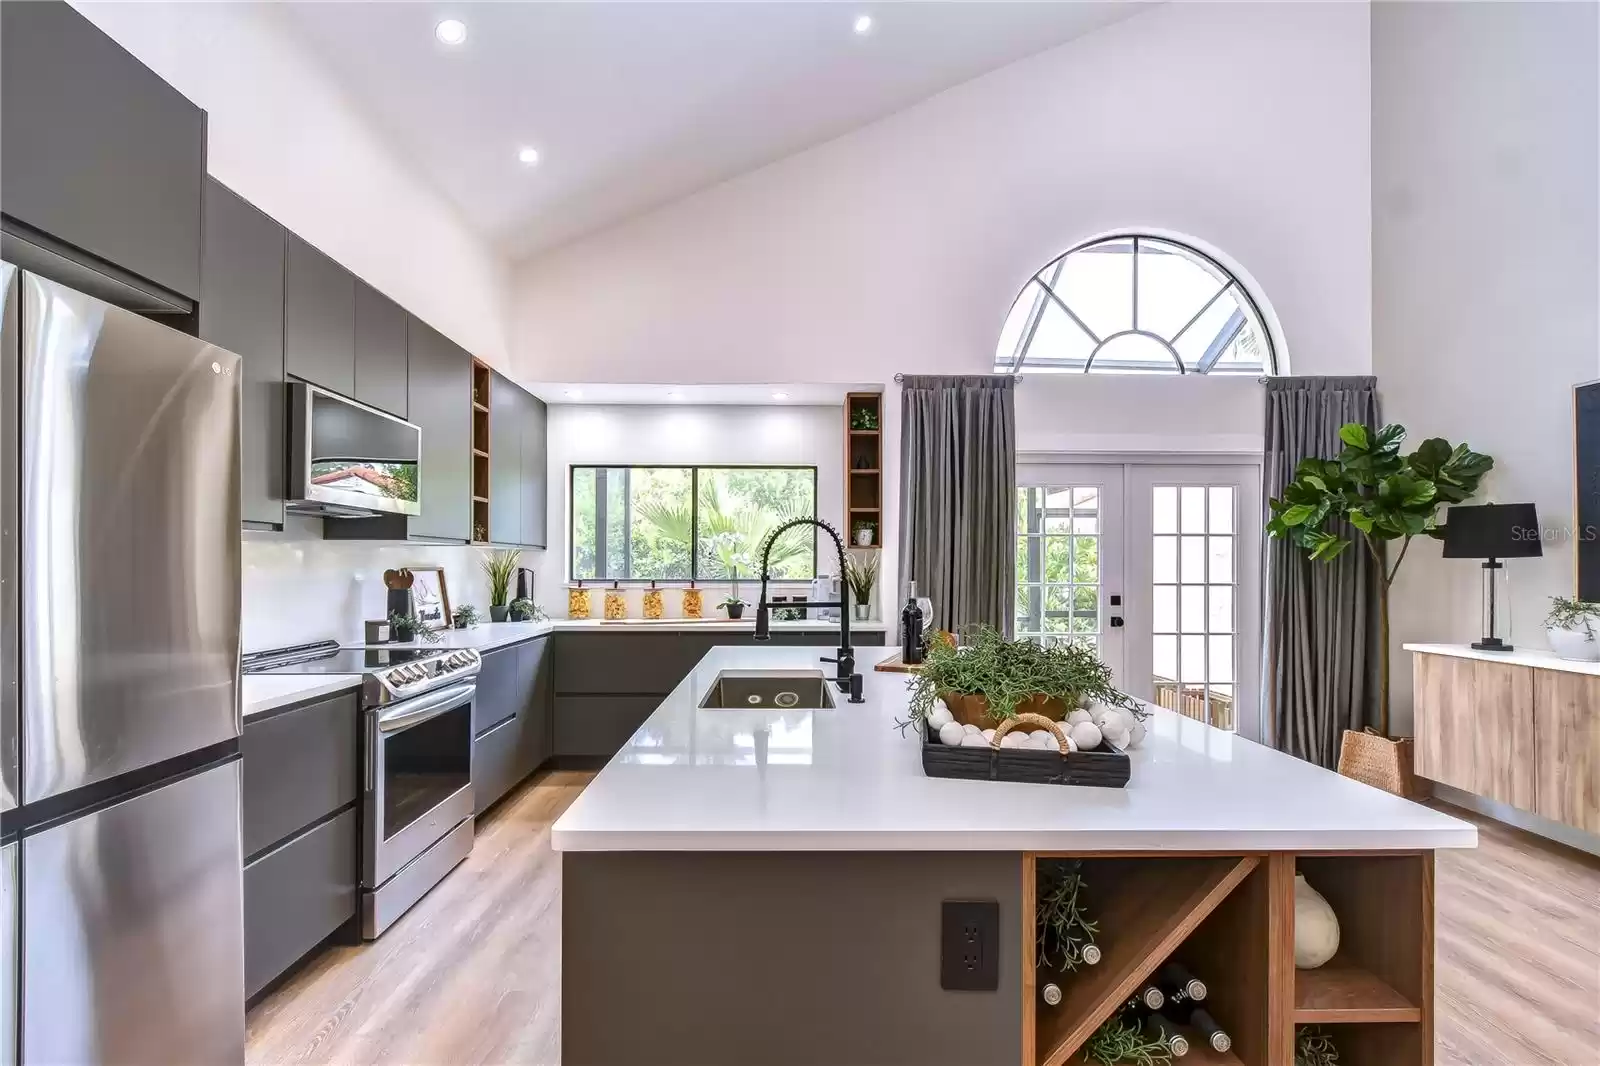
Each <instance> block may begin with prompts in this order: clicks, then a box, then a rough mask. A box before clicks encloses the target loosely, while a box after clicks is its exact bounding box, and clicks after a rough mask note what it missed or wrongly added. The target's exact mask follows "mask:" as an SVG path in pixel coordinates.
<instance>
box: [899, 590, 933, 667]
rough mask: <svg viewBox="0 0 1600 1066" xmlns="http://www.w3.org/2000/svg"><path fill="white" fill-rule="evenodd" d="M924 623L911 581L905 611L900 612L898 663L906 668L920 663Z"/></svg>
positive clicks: (925, 621)
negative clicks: (901, 663)
mask: <svg viewBox="0 0 1600 1066" xmlns="http://www.w3.org/2000/svg"><path fill="white" fill-rule="evenodd" d="M926 623H927V620H926V619H925V618H923V617H922V607H921V605H920V604H918V603H917V583H916V582H915V581H913V582H911V593H910V595H909V596H907V597H906V606H905V609H904V610H902V611H901V612H900V661H901V662H903V663H905V664H906V665H907V666H915V665H916V664H917V663H920V662H921V661H922V650H923V645H922V630H923V627H924V626H925V625H926Z"/></svg>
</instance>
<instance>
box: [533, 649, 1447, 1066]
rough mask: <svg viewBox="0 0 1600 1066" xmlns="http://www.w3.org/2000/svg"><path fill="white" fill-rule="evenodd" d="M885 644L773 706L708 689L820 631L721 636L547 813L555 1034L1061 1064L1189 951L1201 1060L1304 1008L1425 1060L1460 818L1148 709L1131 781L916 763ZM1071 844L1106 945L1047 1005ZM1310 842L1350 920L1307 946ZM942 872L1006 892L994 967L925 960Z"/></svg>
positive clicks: (585, 1054) (644, 1050)
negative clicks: (819, 703)
mask: <svg viewBox="0 0 1600 1066" xmlns="http://www.w3.org/2000/svg"><path fill="white" fill-rule="evenodd" d="M885 654H887V650H879V649H861V650H860V651H859V660H858V661H859V665H860V668H861V669H862V670H863V672H864V673H865V674H866V691H865V695H866V700H867V702H866V703H865V704H864V705H859V706H854V705H850V704H848V703H845V702H843V700H842V699H840V701H839V704H838V706H837V707H836V708H834V709H829V710H814V711H809V710H789V711H772V712H766V711H750V710H742V709H741V710H722V709H701V708H700V706H699V704H700V702H701V700H702V698H703V696H704V694H705V693H707V692H708V691H709V690H710V688H711V687H712V685H713V684H714V682H715V680H716V678H717V675H718V674H719V673H721V672H722V671H723V670H795V669H815V668H822V667H821V666H820V664H818V663H817V662H816V650H815V649H806V648H782V647H722V648H716V649H714V650H712V651H711V652H710V653H709V654H707V655H706V657H705V658H704V659H703V660H701V662H700V663H699V664H698V665H697V666H695V667H694V669H693V670H692V671H691V672H690V674H689V676H688V677H686V678H685V679H684V680H683V682H682V683H681V684H679V685H678V687H677V688H676V689H675V690H674V691H673V692H672V693H671V694H670V695H669V696H668V697H667V698H666V699H665V700H664V701H663V702H662V703H661V704H660V706H659V707H658V708H657V709H656V710H655V711H654V712H653V713H652V714H651V715H650V716H649V717H648V718H647V719H646V720H645V722H644V724H643V725H642V726H640V727H639V728H638V729H637V730H636V731H635V732H634V734H633V735H632V737H631V738H630V739H629V740H628V741H627V743H626V744H625V745H624V746H623V748H622V750H621V751H620V752H619V753H618V754H617V755H616V756H615V757H614V758H613V759H612V760H611V761H610V762H609V763H608V764H607V765H606V767H605V768H604V769H603V770H602V771H601V772H600V774H599V775H598V776H597V777H596V778H595V780H594V781H593V782H592V783H591V784H590V785H589V787H588V788H587V789H586V790H585V792H584V793H583V795H582V796H580V797H579V798H578V800H577V801H576V802H575V803H574V804H573V806H572V807H571V808H570V809H569V810H568V811H567V812H566V814H565V815H563V817H562V818H561V819H560V820H559V821H558V822H557V823H556V825H555V827H554V828H553V830H552V833H551V840H552V844H553V846H554V847H555V848H556V849H557V850H558V851H561V852H563V853H564V855H563V873H562V876H563V915H562V923H563V942H564V944H565V945H566V947H565V950H564V952H563V967H562V986H563V999H562V1011H563V1016H562V1032H563V1062H565V1063H568V1064H569V1066H589V1064H609V1063H623V1062H651V1063H663V1064H665V1063H685V1064H688V1063H696V1064H712V1063H757V1062H761V1063H802V1062H806V1063H823V1062H827V1063H852V1062H859V1063H908V1064H909V1063H917V1064H929V1063H951V1064H967V1063H1003V1064H1012V1063H1018V1062H1020V1063H1022V1064H1023V1066H1039V1064H1051V1066H1054V1064H1057V1063H1062V1062H1066V1061H1075V1060H1077V1058H1078V1053H1079V1049H1080V1047H1081V1044H1082V1042H1083V1040H1084V1039H1086V1038H1087V1036H1088V1035H1089V1034H1090V1033H1092V1032H1093V1030H1094V1029H1095V1028H1096V1027H1097V1026H1098V1025H1099V1024H1100V1022H1101V1021H1103V1020H1104V1019H1105V1018H1107V1017H1109V1016H1110V1015H1111V1014H1112V1013H1113V1012H1114V1011H1115V1010H1116V1008H1117V1007H1118V1006H1120V1004H1121V1003H1123V1002H1125V1001H1126V999H1127V998H1128V996H1129V995H1131V994H1132V993H1133V992H1134V991H1135V990H1136V989H1137V987H1138V986H1139V984H1140V983H1141V982H1143V981H1144V980H1146V979H1147V978H1148V976H1149V975H1150V974H1151V973H1152V972H1153V971H1154V969H1155V968H1156V967H1157V966H1159V965H1160V964H1161V963H1162V962H1163V961H1166V960H1167V959H1168V958H1169V957H1176V956H1181V957H1182V958H1183V959H1184V961H1185V962H1186V963H1188V964H1189V965H1190V966H1191V967H1203V968H1205V969H1206V970H1207V971H1208V972H1207V973H1206V974H1205V975H1204V976H1205V978H1206V980H1207V981H1208V982H1209V983H1210V984H1211V985H1212V988H1213V992H1212V997H1211V999H1212V1003H1213V1013H1214V1014H1215V1015H1216V1017H1217V1018H1218V1020H1219V1021H1220V1022H1221V1023H1222V1024H1223V1025H1224V1026H1225V1027H1226V1028H1228V1029H1229V1031H1230V1033H1231V1034H1232V1036H1233V1040H1234V1046H1233V1049H1232V1050H1231V1052H1228V1053H1219V1052H1211V1051H1209V1049H1205V1048H1201V1049H1198V1050H1197V1052H1195V1053H1192V1055H1195V1054H1200V1055H1201V1056H1202V1057H1200V1058H1199V1059H1197V1060H1195V1061H1220V1062H1243V1063H1247V1064H1257V1066H1267V1064H1271V1066H1288V1064H1289V1063H1290V1062H1291V1061H1292V1043H1293V1037H1294V1026H1295V1025H1296V1024H1300V1023H1306V1022H1319V1023H1323V1024H1328V1025H1332V1026H1334V1027H1335V1029H1334V1032H1335V1035H1336V1038H1337V1039H1338V1040H1339V1043H1340V1046H1341V1048H1342V1049H1345V1050H1346V1054H1347V1056H1348V1057H1351V1058H1352V1060H1359V1061H1362V1062H1366V1063H1374V1064H1378V1066H1387V1064H1389V1063H1415V1064H1419V1066H1420V1064H1423V1063H1427V1062H1430V1061H1431V1060H1432V1024H1431V1018H1432V1014H1431V1006H1432V977H1431V975H1432V950H1433V943H1432V909H1433V901H1432V852H1433V850H1434V849H1437V848H1451V847H1472V846H1474V845H1475V843H1476V830H1475V829H1474V828H1473V827H1472V826H1471V825H1468V824H1466V823H1463V822H1460V821H1457V820H1456V819H1453V818H1450V817H1448V816H1446V815H1443V814H1440V813H1438V812H1436V811H1432V810H1429V809H1427V808H1425V807H1421V806H1419V805H1416V804H1413V803H1410V802H1407V801H1405V800H1402V799H1399V798H1397V797H1394V796H1391V795H1389V794H1387V793H1384V792H1380V791H1378V790H1376V789H1371V788H1368V787H1367V786H1365V785H1361V784H1359V783H1357V782H1354V781H1350V780H1347V779H1345V778H1342V777H1339V776H1337V775H1335V774H1332V773H1330V772H1328V771H1325V770H1321V769H1319V768H1317V767H1313V766H1310V765H1308V764H1305V763H1302V762H1300V761H1298V760H1295V759H1292V758H1290V757H1288V756H1285V755H1282V754H1281V753H1278V752H1275V751H1272V750H1270V749H1267V748H1264V747H1262V746H1260V745H1257V744H1253V743H1251V742H1249V741H1246V740H1242V739H1240V738H1238V737H1235V736H1233V735H1232V734H1229V733H1226V732H1223V731H1220V730H1216V729H1212V728H1211V727H1209V726H1206V725H1203V724H1201V723H1198V722H1194V721H1192V720H1189V719H1186V718H1182V717H1180V716H1177V715H1174V714H1171V713H1170V712H1166V711H1161V710H1156V711H1155V712H1154V717H1153V718H1152V721H1151V729H1150V735H1149V737H1148V738H1147V739H1146V741H1145V744H1144V746H1143V747H1142V748H1141V749H1139V750H1137V751H1135V752H1133V753H1132V754H1131V758H1132V777H1131V780H1130V781H1129V784H1128V786H1127V787H1126V788H1123V789H1101V788H1067V787H1060V786H1049V785H1022V784H1002V783H996V782H986V781H954V780H945V779H933V778H928V777H925V776H924V775H923V773H922V767H921V761H920V751H919V747H918V741H917V740H915V739H914V738H913V737H911V736H910V735H905V736H902V735H901V733H900V732H899V731H898V730H897V729H896V728H895V722H896V720H902V719H904V718H905V717H906V711H907V692H906V688H905V686H906V679H905V677H904V676H903V675H896V674H890V673H878V672H873V671H871V669H870V667H871V665H872V663H873V662H874V661H876V660H877V659H878V658H879V657H881V656H882V655H885ZM1066 856H1071V857H1081V858H1082V859H1083V861H1084V876H1085V880H1086V881H1087V882H1088V884H1089V886H1090V892H1091V904H1092V906H1094V907H1095V908H1096V910H1097V914H1098V917H1099V919H1100V921H1101V925H1102V932H1101V936H1100V943H1101V945H1102V947H1103V949H1104V951H1105V960H1104V961H1103V962H1102V963H1101V964H1100V965H1099V966H1095V967H1092V968H1086V969H1084V970H1083V971H1082V972H1080V973H1078V974H1075V975H1074V974H1068V975H1063V976H1061V977H1060V978H1058V981H1059V983H1060V984H1061V985H1062V987H1063V989H1064V990H1065V993H1066V996H1065V999H1064V1001H1063V1002H1062V1004H1061V1005H1060V1006H1057V1007H1053V1008H1052V1007H1046V1006H1044V1005H1043V1004H1042V1003H1040V1002H1039V1001H1038V998H1037V991H1036V980H1037V975H1036V972H1035V962H1034V957H1033V953H1034V945H1035V936H1034V929H1033V913H1032V912H1033V898H1034V890H1035V872H1036V866H1037V864H1038V862H1039V861H1040V860H1041V859H1051V858H1056V857H1066ZM1297 870H1298V872H1300V873H1302V874H1305V875H1306V877H1307V878H1308V880H1309V881H1310V882H1311V883H1312V884H1313V885H1315V886H1316V887H1317V888H1318V889H1319V890H1320V891H1321V892H1322V893H1323V894H1324V895H1325V896H1326V897H1327V898H1328V899H1329V901H1330V903H1332V905H1333V907H1334V910H1335V911H1336V912H1337V913H1338V915H1339V917H1340V920H1341V926H1342V937H1343V947H1342V948H1341V951H1340V954H1339V955H1338V956H1336V957H1335V959H1334V960H1333V961H1332V962H1330V963H1329V964H1328V965H1327V966H1325V967H1323V968H1321V969H1319V970H1308V971H1298V972H1297V971H1296V970H1295V968H1294V961H1293V942H1292V941H1293V891H1294V877H1295V873H1296V871H1297ZM1097 887H1098V892H1099V894H1098V895H1095V894H1094V893H1095V890H1096V888H1097ZM947 900H984V901H994V902H995V903H997V904H998V912H999V924H998V932H997V934H994V942H993V943H990V942H988V940H984V941H983V943H982V945H981V950H980V952H979V954H982V955H985V957H986V958H987V957H994V958H997V959H998V974H997V980H996V982H995V983H994V986H993V988H992V990H989V991H948V990H945V989H944V988H942V987H941V984H942V979H941V914H942V903H943V901H947ZM983 935H984V936H989V935H990V934H987V933H985V934H983Z"/></svg>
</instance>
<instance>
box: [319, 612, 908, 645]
mask: <svg viewBox="0 0 1600 1066" xmlns="http://www.w3.org/2000/svg"><path fill="white" fill-rule="evenodd" d="M755 628H756V624H755V622H754V621H753V620H752V619H748V618H747V619H744V620H742V621H738V622H706V621H702V622H697V621H694V620H693V619H683V618H667V619H663V620H661V621H645V620H644V619H642V618H631V619H628V620H626V621H620V622H605V621H601V620H599V619H594V618H589V619H582V620H578V619H571V618H556V619H549V620H546V621H543V622H485V623H483V624H481V625H477V626H474V627H472V628H471V629H446V630H441V631H440V633H439V637H440V640H439V643H437V644H426V643H424V642H423V641H420V640H414V641H411V642H410V643H409V644H405V645H399V646H400V647H418V648H477V649H478V650H479V651H491V650H493V649H495V648H503V647H505V646H506V645H507V644H516V643H519V642H521V641H524V640H532V639H533V638H534V637H542V636H544V635H545V634H546V633H754V632H755ZM838 628H839V623H838V622H813V621H804V622H778V621H774V622H773V623H772V631H773V632H774V633H831V632H836V631H837V630H838ZM887 628H888V626H887V623H884V622H851V623H850V632H852V633H882V632H884V631H885V630H886V629H887ZM346 647H351V648H362V647H373V648H392V647H396V645H394V644H371V645H367V644H348V645H346Z"/></svg>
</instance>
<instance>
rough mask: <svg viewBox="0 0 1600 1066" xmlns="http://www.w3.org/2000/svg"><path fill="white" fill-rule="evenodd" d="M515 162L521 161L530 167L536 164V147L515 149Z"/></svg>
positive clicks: (537, 154)
mask: <svg viewBox="0 0 1600 1066" xmlns="http://www.w3.org/2000/svg"><path fill="white" fill-rule="evenodd" d="M517 162H519V163H523V164H525V165H527V166H530V167H531V166H534V165H536V164H537V163H538V162H539V149H537V148H519V149H517Z"/></svg>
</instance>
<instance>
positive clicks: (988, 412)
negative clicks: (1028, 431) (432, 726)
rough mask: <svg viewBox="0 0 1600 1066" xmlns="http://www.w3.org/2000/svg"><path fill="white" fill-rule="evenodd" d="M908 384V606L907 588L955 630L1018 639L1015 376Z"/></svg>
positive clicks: (903, 462)
mask: <svg viewBox="0 0 1600 1066" xmlns="http://www.w3.org/2000/svg"><path fill="white" fill-rule="evenodd" d="M900 383H901V387H902V389H903V391H902V392H901V394H900V415H901V422H900V559H901V565H900V575H901V577H900V580H901V588H900V601H901V602H902V603H903V602H905V596H906V589H907V583H908V582H911V581H915V582H916V583H917V594H918V595H921V596H927V597H928V598H929V599H931V600H932V601H933V620H934V624H935V625H936V626H937V627H938V628H940V629H947V630H950V631H952V632H957V631H959V630H960V629H961V628H962V627H963V626H967V625H972V624H975V623H984V624H986V625H991V626H994V627H996V628H997V629H1000V630H1001V631H1002V632H1004V633H1005V634H1007V635H1008V636H1009V635H1010V633H1011V625H1012V617H1013V615H1014V614H1015V605H1016V595H1017V593H1016V568H1017V550H1016V520H1017V515H1016V512H1017V503H1016V493H1017V429H1016V404H1015V396H1016V394H1015V390H1016V383H1017V381H1016V378H1014V377H1007V376H993V377H991V376H987V375H979V376H973V377H926V376H920V377H913V376H910V375H902V377H901V378H900Z"/></svg>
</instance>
